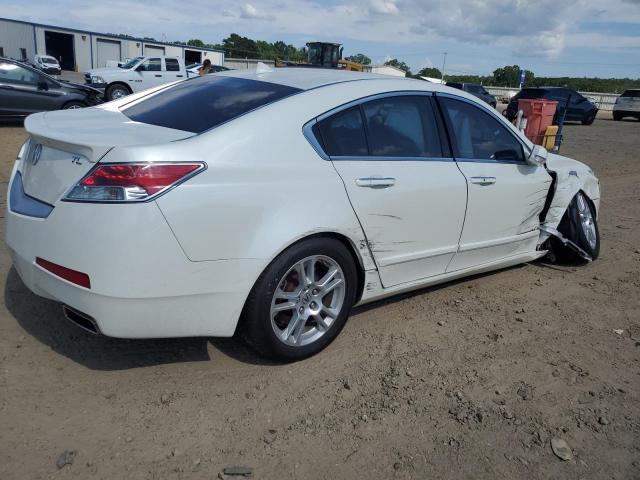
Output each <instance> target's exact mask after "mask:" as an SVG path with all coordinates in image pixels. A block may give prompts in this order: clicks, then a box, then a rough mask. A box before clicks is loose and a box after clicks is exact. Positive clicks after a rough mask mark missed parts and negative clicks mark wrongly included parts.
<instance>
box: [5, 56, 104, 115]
mask: <svg viewBox="0 0 640 480" xmlns="http://www.w3.org/2000/svg"><path fill="white" fill-rule="evenodd" d="M101 99H102V93H101V92H100V91H98V90H95V89H93V88H90V87H87V86H85V85H78V84H75V83H71V82H65V81H62V80H57V79H55V78H53V77H51V76H49V75H47V74H46V73H43V72H41V71H39V70H37V69H36V68H34V67H31V66H29V65H26V64H24V63H21V62H17V61H16V60H10V59H8V58H2V57H0V120H11V121H13V120H21V119H23V118H24V117H26V116H27V115H29V114H31V113H34V112H42V111H46V110H66V109H74V108H82V107H89V106H92V105H96V104H98V103H100V101H101Z"/></svg>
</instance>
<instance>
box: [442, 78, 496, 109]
mask: <svg viewBox="0 0 640 480" xmlns="http://www.w3.org/2000/svg"><path fill="white" fill-rule="evenodd" d="M447 87H453V88H457V89H458V90H463V91H465V92H467V93H470V94H471V95H474V96H476V97H478V98H479V99H480V100H482V101H484V102H487V103H488V104H489V105H491V106H492V107H493V108H496V97H494V96H493V95H491V94H490V93H489V92H487V90H486V89H485V88H484V87H483V86H482V85H478V84H477V83H458V82H447Z"/></svg>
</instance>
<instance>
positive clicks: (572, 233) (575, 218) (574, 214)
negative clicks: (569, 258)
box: [558, 192, 600, 260]
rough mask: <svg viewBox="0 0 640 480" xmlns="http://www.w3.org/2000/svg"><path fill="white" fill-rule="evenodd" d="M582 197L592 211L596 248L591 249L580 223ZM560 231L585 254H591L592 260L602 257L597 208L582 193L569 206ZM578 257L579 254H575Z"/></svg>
mask: <svg viewBox="0 0 640 480" xmlns="http://www.w3.org/2000/svg"><path fill="white" fill-rule="evenodd" d="M579 195H581V196H582V197H583V198H584V201H585V203H586V205H587V207H588V208H589V209H590V210H591V216H592V217H593V224H594V226H595V230H596V246H595V248H591V246H590V245H589V242H588V240H587V237H586V235H585V233H584V231H583V230H582V224H581V221H580V214H579V210H578V196H579ZM558 230H560V232H561V233H562V234H563V235H564V236H565V237H567V238H568V239H569V240H571V241H573V242H574V243H576V244H577V245H578V246H579V247H580V248H582V249H583V250H584V251H585V252H587V253H588V254H589V256H590V257H591V259H592V260H595V259H596V258H598V255H600V230H599V229H598V221H597V219H596V212H595V208H594V207H593V205H592V203H591V201H590V200H589V198H588V197H587V196H586V195H585V194H584V193H582V192H578V193H577V194H576V195H575V196H574V197H573V199H572V200H571V203H570V204H569V208H568V209H567V212H566V215H565V217H564V218H563V219H562V222H560V225H559V227H558ZM575 256H576V257H577V256H578V255H577V253H576V254H575Z"/></svg>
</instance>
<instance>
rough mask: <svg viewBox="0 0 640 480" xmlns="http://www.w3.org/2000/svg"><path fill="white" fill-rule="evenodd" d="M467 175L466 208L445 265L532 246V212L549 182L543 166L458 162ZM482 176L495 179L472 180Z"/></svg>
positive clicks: (535, 227)
mask: <svg viewBox="0 0 640 480" xmlns="http://www.w3.org/2000/svg"><path fill="white" fill-rule="evenodd" d="M458 165H459V167H460V170H461V171H462V173H464V175H465V177H466V178H467V181H468V188H469V189H468V201H467V214H466V217H465V222H464V229H463V231H462V235H461V237H460V247H459V252H458V254H457V255H456V256H455V258H454V259H453V261H452V262H451V265H449V267H448V268H447V271H448V272H451V271H455V270H460V269H464V268H468V267H473V266H475V265H480V264H482V263H486V262H487V261H493V260H499V259H501V258H505V257H508V256H512V255H514V254H517V253H524V252H527V251H530V250H531V249H532V248H534V249H535V246H536V243H537V238H538V231H537V230H538V226H539V224H540V222H539V220H538V216H539V215H540V212H541V211H542V209H543V208H544V203H545V200H546V198H547V194H548V192H549V186H550V185H551V176H550V175H549V174H548V173H547V171H546V170H545V168H544V167H542V166H538V165H522V164H511V163H494V162H466V161H461V162H458ZM478 177H483V178H484V177H488V178H491V179H495V180H494V181H495V183H490V184H479V183H473V182H472V181H471V179H473V178H478Z"/></svg>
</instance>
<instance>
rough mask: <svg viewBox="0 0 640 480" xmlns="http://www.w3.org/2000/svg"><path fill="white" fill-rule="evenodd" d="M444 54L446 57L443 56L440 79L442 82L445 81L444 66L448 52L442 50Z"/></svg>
mask: <svg viewBox="0 0 640 480" xmlns="http://www.w3.org/2000/svg"><path fill="white" fill-rule="evenodd" d="M442 54H443V55H444V57H442V70H441V71H440V80H442V83H444V66H445V64H446V62H447V52H442Z"/></svg>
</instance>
